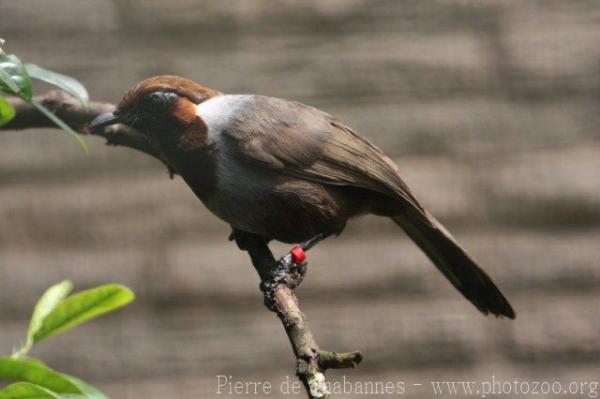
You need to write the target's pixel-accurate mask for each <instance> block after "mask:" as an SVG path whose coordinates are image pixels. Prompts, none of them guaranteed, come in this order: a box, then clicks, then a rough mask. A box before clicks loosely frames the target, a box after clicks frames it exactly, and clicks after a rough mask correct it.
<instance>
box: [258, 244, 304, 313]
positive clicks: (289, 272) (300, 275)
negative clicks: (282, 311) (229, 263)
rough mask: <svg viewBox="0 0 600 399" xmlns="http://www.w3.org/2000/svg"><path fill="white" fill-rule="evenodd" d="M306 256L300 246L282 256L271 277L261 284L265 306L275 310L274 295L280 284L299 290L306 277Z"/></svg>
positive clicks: (276, 263)
mask: <svg viewBox="0 0 600 399" xmlns="http://www.w3.org/2000/svg"><path fill="white" fill-rule="evenodd" d="M305 258H306V254H305V253H304V250H303V249H302V248H300V247H299V246H297V247H294V248H292V250H291V251H290V252H288V253H287V254H286V255H284V256H282V257H281V258H280V259H279V260H278V261H277V262H275V264H274V265H273V268H272V269H271V271H270V272H269V277H268V278H266V279H264V280H263V281H262V282H261V283H260V289H261V291H262V292H263V293H264V295H265V306H267V307H268V308H269V309H271V310H275V304H274V301H273V295H274V294H275V288H276V287H277V286H278V285H279V284H284V285H286V286H287V287H289V288H290V289H292V290H293V289H295V288H297V287H298V286H299V285H300V283H302V280H304V276H305V275H306V266H307V263H306V261H305Z"/></svg>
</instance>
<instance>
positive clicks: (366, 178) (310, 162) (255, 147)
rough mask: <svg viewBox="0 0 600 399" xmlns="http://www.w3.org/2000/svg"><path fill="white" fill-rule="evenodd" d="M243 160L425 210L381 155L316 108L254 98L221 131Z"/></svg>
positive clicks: (359, 137)
mask: <svg viewBox="0 0 600 399" xmlns="http://www.w3.org/2000/svg"><path fill="white" fill-rule="evenodd" d="M223 135H224V136H225V139H226V140H228V141H229V142H230V143H231V144H233V145H231V146H228V147H229V148H232V149H233V151H235V152H236V155H237V156H239V157H240V158H241V159H245V160H246V161H249V162H251V163H253V164H256V165H260V166H262V167H266V168H270V169H273V170H277V171H280V172H281V173H283V174H287V175H291V176H295V177H300V178H303V179H306V180H311V181H318V182H321V183H325V184H332V185H345V186H354V187H360V188H364V189H368V190H372V191H375V192H379V193H381V194H385V195H388V196H391V197H394V198H397V199H400V200H402V201H403V202H408V203H410V204H412V205H413V206H415V207H416V208H418V209H420V210H422V207H421V205H420V204H419V203H418V201H417V200H416V199H415V197H414V196H413V195H412V193H411V192H410V190H409V188H408V186H407V185H406V183H404V181H402V179H401V178H400V176H399V175H398V170H397V167H396V165H395V164H394V163H393V161H392V160H391V159H389V158H388V157H387V156H386V155H384V154H383V152H382V151H381V150H380V149H379V148H377V147H375V146H374V145H373V144H371V143H370V142H369V141H368V140H366V139H365V138H363V137H361V136H359V135H358V134H356V133H355V132H354V131H352V130H351V129H350V128H348V127H347V126H344V125H343V124H342V123H340V122H339V121H337V120H336V119H335V118H333V117H332V116H331V115H328V114H326V113H324V112H322V111H319V110H318V109H316V108H313V107H309V106H307V105H304V104H300V103H297V102H292V101H286V100H281V99H275V98H270V97H262V96H254V98H253V99H252V100H251V101H249V102H247V103H246V104H245V106H244V107H243V110H242V111H239V112H236V115H234V116H233V117H231V118H230V120H229V122H228V126H227V128H226V129H224V130H223Z"/></svg>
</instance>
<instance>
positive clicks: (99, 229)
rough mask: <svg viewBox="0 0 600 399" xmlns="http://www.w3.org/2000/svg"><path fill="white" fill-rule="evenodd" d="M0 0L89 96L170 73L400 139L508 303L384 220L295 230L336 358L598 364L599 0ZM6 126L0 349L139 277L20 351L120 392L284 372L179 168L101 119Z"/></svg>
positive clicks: (283, 361)
mask: <svg viewBox="0 0 600 399" xmlns="http://www.w3.org/2000/svg"><path fill="white" fill-rule="evenodd" d="M0 15H2V26H1V27H0V36H2V37H4V38H5V39H6V40H7V43H6V45H5V48H6V50H7V51H8V52H14V53H16V54H18V55H19V56H20V57H21V58H22V59H24V60H26V61H29V62H34V63H37V64H40V65H42V66H45V67H47V68H50V69H54V70H57V71H60V72H63V73H66V74H68V75H72V76H74V77H76V78H78V79H80V80H81V81H82V82H83V83H84V84H85V85H86V86H87V88H88V89H89V91H90V94H91V96H92V98H93V99H95V100H104V101H110V102H116V101H118V100H119V98H120V97H121V95H122V94H123V93H124V91H125V90H126V89H128V88H129V87H130V86H131V85H133V84H134V83H136V82H138V81H139V80H142V79H144V78H147V77H149V76H152V75H155V74H165V73H172V74H179V75H182V76H185V77H188V78H191V79H193V80H196V81H198V82H202V83H203V84H205V85H207V86H209V87H213V88H216V89H218V90H220V91H223V92H226V93H260V94H266V95H272V96H278V97H285V98H290V99H294V100H298V101H301V102H305V103H308V104H311V105H314V106H317V107H319V108H321V109H323V110H325V111H327V112H329V113H331V114H333V115H336V116H337V117H339V118H340V119H341V120H343V121H344V122H346V123H347V124H349V125H350V126H352V127H353V128H354V129H355V130H356V131H358V132H360V133H361V134H363V135H365V136H366V137H368V138H370V139H371V140H372V141H373V142H374V143H375V144H377V145H378V146H380V147H381V148H382V149H383V150H384V151H385V152H387V153H388V154H389V155H390V156H391V157H392V158H393V159H394V160H396V161H397V163H398V164H399V166H400V169H401V171H402V174H403V176H404V178H405V180H406V181H407V182H408V184H409V185H410V186H411V187H412V188H413V190H414V192H415V193H416V194H417V197H419V198H420V199H421V200H422V202H423V203H424V204H425V205H426V206H427V207H428V208H429V209H430V210H431V212H432V213H433V214H435V215H437V216H438V217H439V218H440V219H441V220H442V221H444V222H445V223H446V224H447V225H448V226H449V228H450V229H451V231H453V232H454V235H455V236H456V237H457V238H458V239H459V240H460V241H461V242H462V243H463V244H464V245H465V246H466V247H467V248H468V249H469V250H470V251H471V253H472V254H473V255H474V256H475V257H476V258H477V259H479V260H480V262H481V264H482V265H483V266H484V268H485V269H486V270H487V271H488V272H489V273H490V274H491V275H492V276H493V277H494V278H495V279H496V281H497V283H498V284H499V286H500V287H501V288H502V289H503V290H504V291H505V293H506V295H507V296H508V297H509V299H510V300H511V302H512V303H513V305H514V307H515V309H516V311H517V313H518V318H517V320H516V321H512V322H511V321H507V320H497V319H494V318H485V317H482V316H481V315H480V314H479V313H478V312H477V311H476V309H475V308H474V307H473V306H472V305H471V304H469V303H468V302H467V301H466V300H465V299H463V298H462V297H461V296H460V295H459V294H458V293H457V292H456V291H455V290H454V289H453V288H452V287H451V286H450V284H449V283H448V282H447V281H446V280H445V279H444V278H443V277H442V275H441V274H440V273H439V272H437V271H436V270H435V268H434V267H433V266H432V265H431V264H430V263H429V262H428V261H427V259H426V258H425V256H424V255H423V254H422V253H421V252H420V251H419V250H418V249H417V247H416V246H415V245H413V244H412V243H411V242H409V240H408V239H407V238H406V237H405V235H404V234H403V233H402V232H401V231H400V230H399V229H398V228H397V227H396V226H395V225H393V224H392V223H391V222H389V221H386V220H383V219H378V218H375V217H368V218H363V219H359V220H356V221H354V223H351V224H350V226H349V228H348V229H347V231H346V232H345V233H344V234H343V235H342V236H340V237H339V238H336V239H329V240H327V241H326V242H324V243H322V244H320V245H319V246H318V248H317V249H315V250H314V251H312V252H311V254H310V258H309V261H310V262H309V271H308V275H307V278H306V280H305V281H304V284H303V285H302V286H301V288H300V289H299V290H298V296H299V298H300V300H301V306H302V308H303V310H304V312H305V313H306V315H307V317H308V320H309V323H310V325H311V327H312V329H313V332H314V333H315V335H316V338H317V341H318V342H319V344H320V345H321V347H322V348H325V349H329V350H337V351H345V350H354V349H360V350H361V351H362V352H363V354H364V355H365V361H364V362H363V364H361V366H360V367H359V368H358V369H356V370H350V371H344V372H335V371H333V372H330V373H329V375H330V377H331V378H333V379H340V378H342V376H343V375H344V374H345V375H346V378H347V379H349V380H351V381H406V383H407V384H412V383H422V384H428V383H429V381H431V380H443V381H450V380H458V381H471V380H472V381H480V380H489V379H491V376H492V375H494V376H495V378H496V379H506V380H509V381H512V380H515V379H517V380H520V381H531V380H548V381H555V380H557V381H562V382H566V383H568V382H570V381H594V380H595V381H598V380H599V379H600V378H599V377H598V376H599V370H600V362H599V360H598V359H599V358H600V340H599V339H598V331H599V330H600V313H599V310H600V306H599V305H600V264H599V263H600V245H599V244H600V131H599V126H600V112H599V105H600V3H598V1H596V0H589V1H579V0H570V1H562V0H560V1H558V0H557V1H555V0H547V1H546V0H544V1H542V0H540V1H530V0H527V1H517V0H513V1H500V0H498V1H468V0H447V1H392V0H390V1H383V0H382V1H368V0H326V1H325V0H306V1H295V2H292V1H253V0H252V1H242V0H236V1H204V2H197V1H191V0H188V1H174V2H167V1H158V0H154V1H141V0H140V1H135V0H119V1H117V0H115V1H67V0H55V1H51V2H49V1H39V0H37V1H36V0H19V1H15V0H13V1H11V0H4V1H2V2H1V3H0ZM39 90H40V91H41V92H43V91H44V90H45V88H44V87H41V88H40V89H39ZM0 136H1V145H0V353H2V354H7V353H10V351H11V350H12V348H13V347H14V346H15V345H17V344H18V343H19V342H20V340H21V337H23V336H24V334H25V331H26V328H27V322H28V317H29V314H30V311H31V309H32V307H33V305H34V303H35V301H36V299H37V298H38V296H39V295H40V294H41V293H42V292H43V291H44V289H45V288H46V287H47V286H48V285H50V284H52V283H55V282H58V281H60V280H62V279H65V278H69V279H72V280H73V281H74V283H75V285H76V287H77V288H78V289H82V288H86V287H89V286H92V285H96V284H101V283H106V282H119V283H123V284H126V285H128V286H130V287H131V288H133V289H134V290H135V292H136V293H137V294H138V299H137V300H136V302H135V303H134V304H133V305H131V306H129V307H127V308H125V309H124V310H122V311H121V312H119V313H118V314H115V315H111V316H109V317H106V318H103V319H100V320H97V321H95V322H93V323H91V324H89V325H86V326H85V327H82V328H80V329H77V330H75V331H73V332H71V333H68V334H66V335H64V336H60V337H57V338H55V339H53V340H51V341H48V342H44V343H42V344H41V345H40V347H39V348H37V349H36V351H35V352H34V355H36V356H39V357H41V358H42V359H44V360H46V361H47V362H48V363H49V364H50V365H51V366H53V367H56V368H59V369H61V370H64V371H66V372H71V373H74V374H76V375H78V376H80V377H82V378H83V379H86V380H88V381H90V382H92V383H94V384H96V385H97V386H99V387H100V388H101V389H103V390H104V391H105V392H106V393H108V394H109V395H110V396H111V397H113V398H132V399H133V398H140V397H144V398H148V399H150V398H165V397H186V398H195V397H202V398H204V397H206V398H209V397H213V396H216V395H215V393H216V385H217V380H216V375H219V374H224V375H231V376H232V377H233V378H234V380H245V381H246V380H254V381H255V380H259V381H270V382H271V383H273V385H274V386H277V385H278V384H279V383H280V382H281V381H284V380H285V378H286V376H288V375H292V374H293V371H294V367H295V365H294V358H293V356H292V353H291V350H290V347H289V344H288V342H287V338H286V336H285V334H284V332H283V330H282V327H281V324H280V322H279V321H278V320H277V319H276V318H275V317H274V315H273V314H271V313H269V312H267V311H266V310H265V308H264V307H263V305H262V297H261V295H260V294H259V292H258V278H257V276H256V275H255V272H254V270H253V269H252V267H251V266H250V264H249V260H248V258H247V256H246V254H245V253H242V252H241V251H239V250H237V248H236V246H235V245H234V244H232V243H230V242H228V241H227V235H228V233H229V229H228V226H227V225H225V224H224V223H223V222H220V221H219V220H217V219H216V218H215V217H214V216H212V215H210V214H209V213H208V212H207V211H206V210H205V209H204V208H203V206H202V204H201V203H200V202H199V201H198V200H196V198H195V197H194V195H193V194H192V193H191V191H190V190H189V189H188V188H187V187H186V186H185V184H184V183H183V182H182V181H181V179H179V178H175V179H174V180H169V178H168V174H167V172H166V170H165V168H164V167H163V166H162V165H161V164H159V163H158V162H157V161H155V160H153V159H151V158H149V157H147V156H144V155H142V154H138V153H136V152H134V151H132V150H128V149H124V148H114V147H107V146H105V145H104V143H103V142H102V141H101V140H100V139H98V138H89V139H88V142H89V143H90V147H91V153H90V155H89V156H87V157H86V156H84V154H83V153H82V151H81V150H80V149H79V147H78V146H77V144H76V143H75V141H74V140H72V139H70V138H69V137H67V136H66V135H65V134H63V133H61V132H60V131H58V130H38V131H22V132H5V131H3V132H0ZM273 248H274V249H275V251H276V254H283V253H284V252H285V251H286V250H287V249H288V246H282V245H275V246H274V247H273ZM275 391H276V392H274V393H273V394H272V395H271V396H273V397H277V396H278V394H277V390H275ZM429 394H431V390H430V389H429V388H428V387H427V386H426V385H425V386H423V387H422V388H412V387H411V388H410V389H407V392H406V395H405V396H409V397H422V396H424V395H429ZM505 396H507V397H510V396H511V395H505ZM523 396H525V395H520V397H523Z"/></svg>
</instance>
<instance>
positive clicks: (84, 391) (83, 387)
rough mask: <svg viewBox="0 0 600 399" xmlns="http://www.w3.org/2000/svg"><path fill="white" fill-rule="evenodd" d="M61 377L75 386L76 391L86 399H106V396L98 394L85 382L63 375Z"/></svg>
mask: <svg viewBox="0 0 600 399" xmlns="http://www.w3.org/2000/svg"><path fill="white" fill-rule="evenodd" d="M63 377H65V378H67V379H68V380H69V381H70V382H72V383H73V384H75V385H76V386H77V389H79V391H80V392H81V395H83V396H84V397H85V398H86V399H108V396H106V395H105V394H103V393H102V392H100V391H99V390H98V389H97V388H95V387H93V386H91V385H90V384H88V383H87V382H84V381H81V380H80V379H79V378H77V377H73V376H71V375H66V374H63Z"/></svg>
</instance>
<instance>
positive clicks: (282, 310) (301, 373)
mask: <svg viewBox="0 0 600 399" xmlns="http://www.w3.org/2000/svg"><path fill="white" fill-rule="evenodd" d="M232 239H235V240H236V243H237V244H238V246H239V247H240V249H243V250H246V251H248V253H249V254H250V258H251V259H252V264H253V266H254V268H255V269H256V271H257V272H258V274H259V276H260V279H261V282H262V284H261V286H264V284H265V283H267V282H270V281H272V277H273V276H272V275H271V272H272V271H273V270H274V269H275V266H276V264H277V262H282V260H280V261H276V260H275V258H274V257H273V253H272V252H271V250H270V249H269V247H268V245H267V242H266V241H265V240H264V239H263V238H262V237H259V236H256V235H253V234H243V235H241V234H240V233H239V232H236V231H234V233H232ZM292 277H293V278H295V277H294V276H292ZM267 286H268V284H267ZM265 302H266V303H265V304H266V305H267V308H269V309H270V310H272V311H274V312H275V314H277V317H279V319H280V320H281V323H282V324H283V327H284V328H285V332H286V333H287V336H288V338H289V340H290V343H291V344H292V349H293V350H294V355H295V356H296V375H297V376H298V378H300V380H301V381H302V383H303V384H304V387H305V388H306V392H307V393H308V397H309V398H310V399H317V398H329V397H330V394H329V390H328V388H327V384H326V382H325V375H324V373H325V371H326V370H327V369H342V368H354V367H356V366H357V365H358V364H359V363H360V362H361V361H362V355H361V354H360V352H349V353H336V352H327V351H323V350H321V349H319V346H318V345H317V342H316V341H315V338H314V336H313V334H312V332H311V331H310V329H309V328H308V325H307V323H306V320H305V318H304V315H303V314H302V311H301V310H300V307H299V303H298V298H297V297H296V294H294V291H293V290H292V289H291V288H290V287H288V286H287V285H286V284H285V283H284V282H283V281H281V282H279V283H278V284H277V285H276V286H275V287H273V288H272V292H271V293H269V294H267V293H265Z"/></svg>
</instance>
